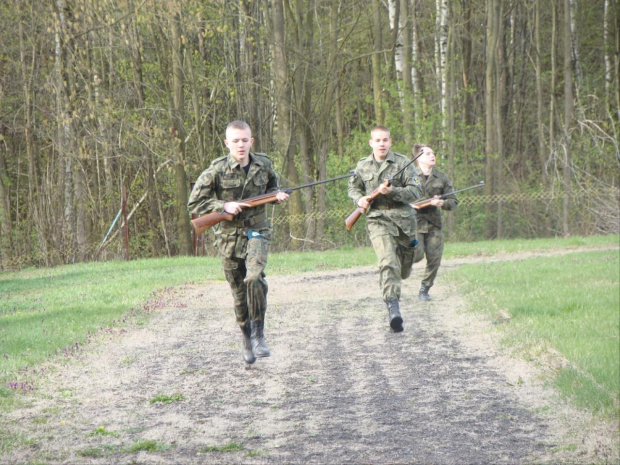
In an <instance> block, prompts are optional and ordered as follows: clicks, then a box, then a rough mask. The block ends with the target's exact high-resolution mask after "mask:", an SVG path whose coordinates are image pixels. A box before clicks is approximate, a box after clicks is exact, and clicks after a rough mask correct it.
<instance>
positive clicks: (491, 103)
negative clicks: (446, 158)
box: [485, 0, 500, 239]
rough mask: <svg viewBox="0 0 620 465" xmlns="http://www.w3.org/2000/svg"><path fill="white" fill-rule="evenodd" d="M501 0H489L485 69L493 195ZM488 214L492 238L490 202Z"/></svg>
mask: <svg viewBox="0 0 620 465" xmlns="http://www.w3.org/2000/svg"><path fill="white" fill-rule="evenodd" d="M499 2H500V0H487V2H486V3H487V26H486V28H487V41H486V49H487V50H486V69H485V114H486V125H485V127H486V145H485V154H486V170H485V171H486V172H485V178H486V179H485V194H486V195H487V196H491V195H492V194H494V193H495V178H494V174H495V166H496V159H497V149H498V146H497V134H498V133H497V129H496V127H495V124H496V121H494V117H495V115H496V107H495V99H496V98H497V93H496V91H497V81H496V77H497V74H496V71H495V68H496V66H497V63H496V58H497V42H498V39H499V37H498V34H499V27H498V26H499V25H498V20H497V16H498V10H499ZM485 215H486V234H485V236H486V238H487V239H491V238H492V237H494V236H495V234H496V231H494V228H495V226H496V224H495V223H494V222H493V220H492V209H491V205H490V204H485Z"/></svg>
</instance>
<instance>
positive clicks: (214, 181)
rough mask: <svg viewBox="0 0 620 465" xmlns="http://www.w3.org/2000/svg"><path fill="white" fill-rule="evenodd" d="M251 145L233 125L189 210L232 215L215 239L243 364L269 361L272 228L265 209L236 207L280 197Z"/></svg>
mask: <svg viewBox="0 0 620 465" xmlns="http://www.w3.org/2000/svg"><path fill="white" fill-rule="evenodd" d="M253 142H254V139H253V138H252V131H251V129H250V126H248V124H247V123H245V122H243V121H233V122H231V123H230V124H229V125H228V127H227V128H226V139H225V140H224V143H225V144H226V147H228V150H229V154H228V155H226V156H224V157H220V158H218V159H216V160H214V161H213V162H212V163H211V165H210V166H209V168H207V169H206V170H205V171H203V173H202V174H201V175H200V177H199V178H198V180H197V181H196V184H195V185H194V189H193V190H192V193H191V195H190V198H189V202H188V205H187V206H188V208H189V210H190V212H192V213H196V214H198V215H205V214H207V213H211V212H222V211H225V212H227V213H231V214H233V215H236V216H235V219H234V220H233V221H222V222H221V223H219V225H218V227H217V229H216V231H215V235H216V243H217V246H218V249H219V253H220V256H221V257H222V268H223V269H224V274H225V276H226V280H227V281H228V284H229V285H230V288H231V290H232V295H233V299H234V305H235V316H236V319H237V323H238V324H239V326H240V327H241V332H242V333H243V358H244V360H245V361H246V362H247V363H254V362H255V361H256V357H268V356H269V355H270V352H269V349H268V348H267V345H266V343H265V338H264V326H265V310H266V308H267V281H265V271H264V270H265V266H266V265H267V255H268V250H269V244H270V242H271V224H270V223H269V221H268V219H267V213H266V211H265V209H266V207H265V206H264V205H261V206H258V207H255V208H247V207H248V205H247V204H243V203H239V201H240V200H241V199H247V198H250V197H255V196H258V195H262V194H268V193H271V192H278V179H277V177H276V173H275V171H274V170H273V167H272V165H271V161H270V160H269V158H268V157H267V155H265V154H264V153H254V152H250V149H251V147H252V143H253ZM276 198H277V199H278V202H285V201H286V200H288V194H286V193H285V192H278V194H277V196H276ZM243 207H246V208H245V209H244V208H243Z"/></svg>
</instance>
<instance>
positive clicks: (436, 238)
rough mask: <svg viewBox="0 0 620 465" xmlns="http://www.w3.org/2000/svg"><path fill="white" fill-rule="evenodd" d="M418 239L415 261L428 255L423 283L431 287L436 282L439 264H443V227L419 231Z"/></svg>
mask: <svg viewBox="0 0 620 465" xmlns="http://www.w3.org/2000/svg"><path fill="white" fill-rule="evenodd" d="M418 241H419V244H418V247H417V248H416V252H415V259H414V263H418V262H419V261H421V260H422V259H423V258H424V255H426V269H425V270H424V275H423V278H422V285H423V286H426V287H429V288H430V287H432V286H433V283H434V282H435V278H436V277H437V271H438V270H439V265H441V255H442V254H443V242H444V241H443V232H442V231H441V229H432V230H430V231H428V232H426V233H421V232H418Z"/></svg>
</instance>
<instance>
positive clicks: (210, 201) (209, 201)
mask: <svg viewBox="0 0 620 465" xmlns="http://www.w3.org/2000/svg"><path fill="white" fill-rule="evenodd" d="M250 159H251V163H250V169H249V171H248V174H247V175H246V174H245V171H244V170H243V168H242V167H241V166H240V165H239V163H237V162H236V161H235V159H234V158H233V157H232V156H231V155H230V154H229V155H226V156H224V157H220V158H217V159H215V160H213V162H212V163H211V165H210V166H209V167H208V168H207V169H206V170H205V171H203V172H202V174H201V175H200V176H199V177H198V180H197V181H196V184H195V185H194V189H193V190H192V193H191V195H190V197H189V202H188V203H187V207H188V209H189V211H190V212H191V213H196V214H197V215H198V216H202V215H205V214H207V213H211V212H223V211H224V203H225V202H239V201H240V200H242V199H248V198H250V197H256V196H258V195H262V194H269V193H271V192H275V191H277V190H278V178H277V176H276V173H275V171H274V169H273V166H272V165H271V160H270V159H269V158H268V157H267V155H265V154H264V153H253V152H250ZM248 229H253V230H255V231H257V232H259V233H260V234H263V235H264V236H265V237H266V238H267V239H269V240H270V238H271V224H270V223H269V221H268V220H267V213H266V205H260V206H258V207H254V208H247V209H245V210H243V211H242V212H241V213H240V214H238V215H237V216H235V219H234V220H233V221H222V222H221V223H219V224H218V225H217V226H216V230H215V234H216V237H217V242H218V247H219V249H220V253H221V254H222V255H223V256H228V257H231V256H236V257H243V256H244V253H245V244H246V241H244V240H237V238H238V237H241V238H243V237H244V234H245V233H246V232H247V230H248Z"/></svg>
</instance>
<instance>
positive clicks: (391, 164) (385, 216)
mask: <svg viewBox="0 0 620 465" xmlns="http://www.w3.org/2000/svg"><path fill="white" fill-rule="evenodd" d="M407 163H409V159H408V158H407V157H405V156H404V155H401V154H399V153H396V152H392V151H390V152H389V153H388V155H387V157H386V158H385V160H384V161H383V162H382V163H377V162H376V161H375V159H374V156H373V155H372V154H371V155H370V156H368V157H365V158H363V159H361V160H360V161H359V162H358V163H357V167H356V169H355V176H353V177H352V178H351V179H350V180H349V191H348V193H349V197H351V198H352V199H353V202H354V203H355V205H357V202H358V201H359V199H360V198H361V197H364V196H366V195H370V194H371V193H372V192H373V191H374V190H375V189H376V188H377V187H379V185H380V184H381V183H382V182H383V181H385V180H386V179H387V178H389V177H390V176H392V175H394V174H396V172H398V171H399V170H400V169H402V168H403V167H404V166H405V165H406V164H407ZM421 194H422V186H421V184H420V180H419V178H418V175H417V173H416V170H415V168H414V166H413V165H409V167H407V169H405V171H403V172H402V173H401V174H400V175H399V176H398V177H397V178H396V179H394V180H393V181H392V192H391V193H390V194H388V195H380V196H379V197H377V199H376V200H375V201H374V202H373V203H372V204H371V206H370V209H369V211H368V213H367V221H366V227H367V229H368V235H369V237H370V240H371V242H372V246H373V248H374V249H375V253H376V254H377V260H378V262H379V285H380V287H381V292H382V295H383V300H384V301H385V302H389V301H394V300H395V301H398V300H399V299H400V289H401V280H402V279H405V278H407V277H408V276H409V274H410V273H411V265H412V264H413V253H414V249H413V247H412V241H413V240H414V239H415V235H416V221H415V210H414V209H413V207H411V205H410V203H411V202H414V201H416V200H417V199H418V198H419V197H420V195H421ZM407 263H408V266H407Z"/></svg>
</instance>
